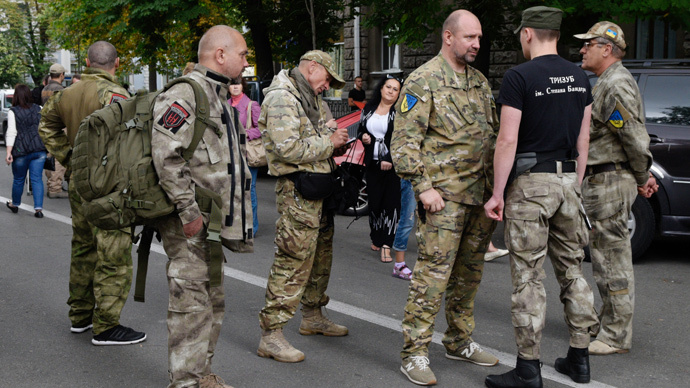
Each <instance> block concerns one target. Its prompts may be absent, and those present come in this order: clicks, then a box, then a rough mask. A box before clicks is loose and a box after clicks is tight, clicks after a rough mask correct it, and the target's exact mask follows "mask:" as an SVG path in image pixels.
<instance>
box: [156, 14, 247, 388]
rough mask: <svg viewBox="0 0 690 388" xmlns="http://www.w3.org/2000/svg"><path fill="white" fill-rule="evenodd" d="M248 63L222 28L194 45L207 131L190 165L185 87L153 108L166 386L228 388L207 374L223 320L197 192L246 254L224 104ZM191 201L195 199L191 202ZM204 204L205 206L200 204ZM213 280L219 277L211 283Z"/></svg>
mask: <svg viewBox="0 0 690 388" xmlns="http://www.w3.org/2000/svg"><path fill="white" fill-rule="evenodd" d="M246 66H248V63H247V44H246V43H245V41H244V38H243V37H242V34H240V33H239V32H238V31H237V30H235V29H233V28H230V27H228V26H222V25H219V26H214V27H212V28H210V29H209V30H208V31H207V32H206V33H205V34H204V35H203V36H202V37H201V40H200V41H199V63H198V64H197V65H196V66H195V67H194V70H193V71H192V72H191V73H189V74H188V75H185V77H189V78H191V79H192V80H193V81H194V82H197V83H198V84H199V85H201V87H202V88H203V90H204V93H205V94H206V98H207V99H208V104H209V116H210V118H211V120H213V123H214V124H215V125H216V126H217V130H216V129H214V128H212V127H211V126H207V127H206V130H205V131H204V133H203V137H202V139H201V141H200V142H199V145H198V146H197V147H196V149H195V150H194V153H193V155H192V157H191V159H190V160H189V161H186V160H185V159H184V158H183V157H182V153H183V151H184V150H186V149H187V148H188V147H189V143H190V142H191V141H192V137H193V135H194V124H195V121H196V120H195V119H196V116H195V112H196V102H195V95H194V90H193V89H192V86H191V85H189V84H187V83H179V84H177V85H175V86H173V87H172V88H170V89H169V90H167V91H166V92H164V93H161V94H160V95H159V96H158V97H157V98H156V102H155V107H154V112H153V113H154V127H153V134H152V138H151V150H152V156H153V164H154V166H155V167H156V172H157V173H158V176H159V178H160V185H161V187H163V190H165V192H166V193H167V194H168V197H169V198H170V199H171V200H172V202H173V203H174V204H175V208H176V212H174V213H173V214H171V215H170V216H168V217H165V218H164V219H163V220H162V221H161V222H160V223H159V225H158V227H159V230H160V233H161V236H162V238H163V247H164V248H165V253H166V254H167V255H168V258H169V261H168V265H167V276H168V287H169V292H170V295H169V302H168V373H169V377H170V385H168V387H170V388H179V387H200V388H212V387H214V388H222V387H228V385H225V383H224V382H223V380H222V379H221V378H220V377H218V376H217V375H215V374H213V373H212V372H211V362H212V358H213V354H214V351H215V347H216V342H217V341H218V336H219V335H220V328H221V325H222V323H223V316H224V315H225V294H224V289H223V281H222V280H223V272H222V263H223V262H224V260H223V258H222V252H217V255H218V256H220V257H215V258H214V257H213V256H214V254H213V252H214V250H213V248H212V247H211V243H210V242H209V240H210V239H211V238H213V237H214V236H210V237H209V234H210V233H211V231H210V228H211V227H212V225H213V224H214V222H215V221H214V218H213V216H214V212H213V211H212V210H211V209H212V207H213V206H211V203H210V202H208V201H206V200H207V199H208V198H203V192H204V190H203V189H206V190H210V191H211V192H213V193H217V194H218V195H219V196H220V204H217V206H218V207H220V213H221V216H219V217H218V218H220V219H219V220H218V222H219V223H220V224H221V225H220V238H221V241H222V242H223V245H224V246H225V247H227V248H228V249H230V250H232V251H234V252H251V251H252V250H253V242H252V240H251V239H252V233H251V228H252V222H251V221H252V212H251V209H252V207H251V200H250V195H249V189H250V184H251V175H250V173H249V167H248V166H247V162H246V151H245V143H244V142H245V139H246V133H245V131H244V128H242V125H240V124H239V123H238V121H237V116H236V114H235V110H234V109H233V108H232V107H231V106H229V105H228V102H227V100H228V98H229V93H228V86H229V84H230V82H231V80H232V79H234V78H237V77H240V76H241V74H242V71H243V70H244V68H245V67H246ZM195 196H196V197H197V198H195ZM205 199H206V200H205ZM214 275H215V276H216V277H219V279H218V278H216V279H215V281H217V282H218V284H215V283H214V278H213V277H214Z"/></svg>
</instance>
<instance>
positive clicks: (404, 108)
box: [400, 93, 418, 113]
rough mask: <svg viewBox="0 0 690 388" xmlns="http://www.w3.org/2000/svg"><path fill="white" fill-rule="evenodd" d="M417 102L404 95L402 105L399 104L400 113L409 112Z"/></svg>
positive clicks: (410, 96) (409, 95)
mask: <svg viewBox="0 0 690 388" xmlns="http://www.w3.org/2000/svg"><path fill="white" fill-rule="evenodd" d="M417 101H418V100H417V97H415V96H413V95H411V94H409V93H406V94H405V97H404V98H403V101H402V104H400V113H405V112H409V111H410V109H412V108H414V106H415V105H416V104H417Z"/></svg>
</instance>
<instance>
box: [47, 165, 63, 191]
mask: <svg viewBox="0 0 690 388" xmlns="http://www.w3.org/2000/svg"><path fill="white" fill-rule="evenodd" d="M66 171H67V169H66V168H65V167H64V166H63V165H62V164H60V162H58V161H57V160H55V171H50V170H45V172H46V178H48V179H47V182H46V186H47V188H48V192H49V193H62V181H63V180H65V172H66Z"/></svg>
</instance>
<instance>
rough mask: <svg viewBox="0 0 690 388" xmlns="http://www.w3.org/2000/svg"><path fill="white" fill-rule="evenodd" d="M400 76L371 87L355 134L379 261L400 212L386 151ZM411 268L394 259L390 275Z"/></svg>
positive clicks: (406, 273) (386, 253)
mask: <svg viewBox="0 0 690 388" xmlns="http://www.w3.org/2000/svg"><path fill="white" fill-rule="evenodd" d="M401 87H402V80H400V79H399V78H396V77H393V76H391V75H388V76H386V78H383V79H382V80H381V81H380V82H379V83H378V84H377V85H376V87H374V89H373V95H372V98H371V99H370V100H368V102H367V104H366V105H365V106H364V109H363V110H362V118H361V119H360V124H359V137H360V138H361V139H362V143H363V144H364V163H365V164H366V166H367V169H366V179H367V194H368V200H369V226H370V228H371V232H370V234H369V235H370V237H371V242H372V246H373V247H377V248H380V251H381V261H382V262H384V263H390V262H391V261H393V259H392V258H391V253H390V252H391V249H390V247H391V246H392V245H393V241H394V240H395V231H396V228H397V226H398V218H399V215H400V178H399V177H398V176H397V175H396V174H395V169H394V168H393V160H392V159H391V154H390V150H389V147H390V143H391V135H392V134H393V120H394V119H395V102H396V101H397V100H398V96H399V94H400V89H401ZM411 274H412V271H410V269H409V268H407V266H406V265H405V263H404V261H403V262H402V263H396V265H395V268H394V271H393V276H396V277H400V278H402V279H408V280H409V277H410V275H411Z"/></svg>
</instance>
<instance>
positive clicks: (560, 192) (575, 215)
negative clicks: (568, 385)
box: [504, 173, 597, 360]
mask: <svg viewBox="0 0 690 388" xmlns="http://www.w3.org/2000/svg"><path fill="white" fill-rule="evenodd" d="M580 196H581V194H580V187H579V184H578V181H577V174H575V173H565V174H560V176H559V174H551V173H534V174H530V173H528V174H524V175H522V176H520V177H518V178H517V180H515V181H514V182H513V184H512V185H511V186H510V188H509V189H508V195H507V197H506V205H505V212H504V214H505V219H506V223H505V235H504V238H505V242H506V245H507V247H508V250H510V270H511V275H512V279H513V295H512V308H511V316H512V320H513V327H514V328H515V340H516V343H517V347H518V357H520V358H522V359H525V360H537V359H539V354H540V343H541V335H542V330H543V328H544V320H545V318H546V291H545V289H544V285H543V283H542V279H544V278H545V277H546V273H545V271H544V269H543V268H542V266H543V265H544V260H545V259H546V254H547V252H548V255H549V258H550V259H551V264H552V265H553V269H554V273H555V275H556V279H557V281H558V285H559V286H560V289H561V292H560V300H561V303H563V308H564V312H565V322H566V324H567V326H568V331H569V333H570V346H572V347H574V348H586V347H587V346H589V333H588V329H589V327H590V326H592V325H595V324H596V323H597V317H596V314H595V311H594V297H593V295H592V290H591V288H590V287H589V284H588V283H587V281H586V280H585V278H584V277H583V274H582V260H583V259H584V251H583V250H582V248H583V247H584V246H585V245H586V244H587V229H586V225H585V222H584V217H583V214H582V211H581V210H580V203H581V199H580Z"/></svg>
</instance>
